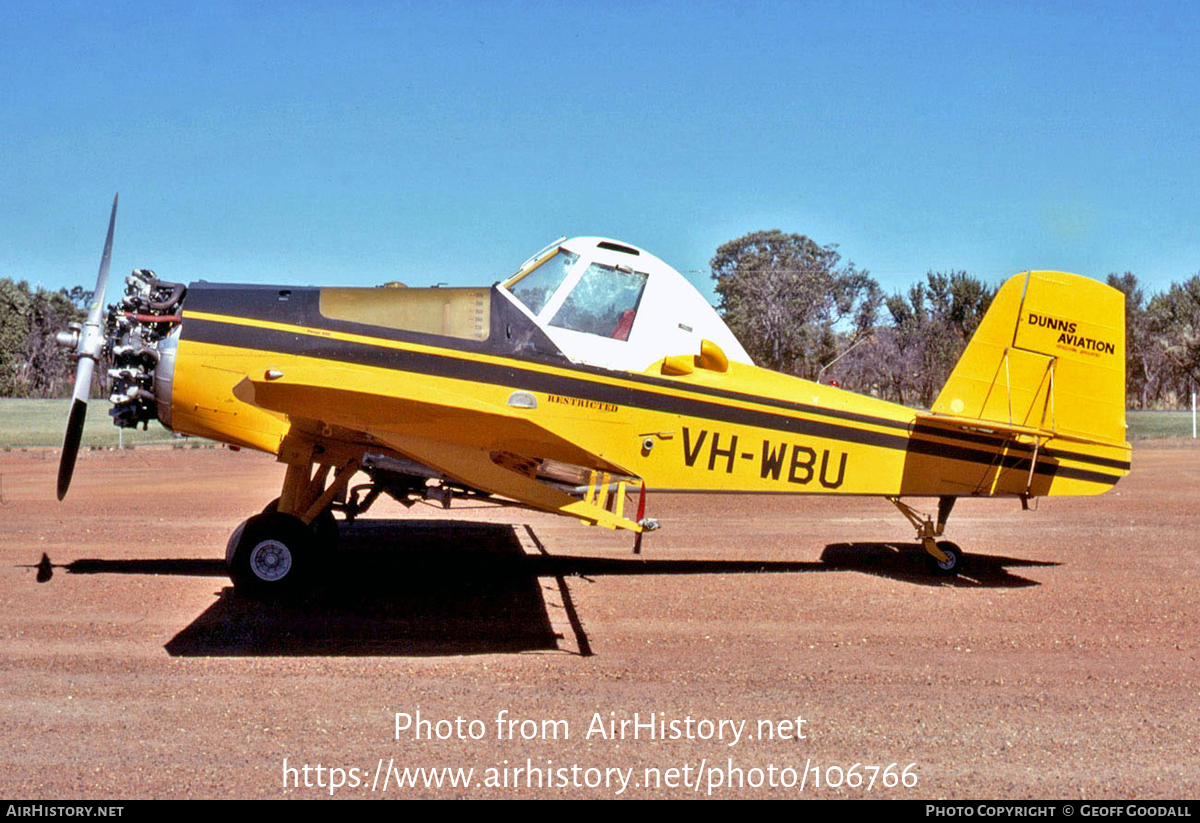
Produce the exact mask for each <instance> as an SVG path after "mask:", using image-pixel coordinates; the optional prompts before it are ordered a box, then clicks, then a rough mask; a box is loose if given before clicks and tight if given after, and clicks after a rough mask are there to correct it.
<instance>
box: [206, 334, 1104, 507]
mask: <svg viewBox="0 0 1200 823" xmlns="http://www.w3.org/2000/svg"><path fill="white" fill-rule="evenodd" d="M184 321H185V322H184V323H183V339H184V340H194V341H196V342H200V343H212V344H217V345H224V346H237V347H239V348H247V349H254V350H258V351H266V352H279V353H282V354H293V355H300V356H304V357H313V358H317V359H322V360H333V361H337V362H343V363H357V364H360V365H366V366H376V367H380V368H387V369H394V370H398V371H406V372H414V373H418V374H428V375H435V376H438V377H446V378H452V379H457V380H466V381H470V382H475V383H487V384H491V385H499V386H505V387H513V388H519V389H524V390H527V391H537V392H542V393H553V394H565V395H568V396H573V397H580V398H584V399H588V400H595V401H599V402H604V403H612V404H615V405H618V406H633V407H635V408H640V409H644V410H647V411H659V412H666V413H669V414H680V415H684V416H688V417H696V418H702V419H706V420H714V421H719V422H727V423H737V424H741V425H746V426H753V427H757V428H764V429H771V430H774V431H781V432H787V433H790V434H799V435H808V436H812V437H819V438H826V439H830V440H841V441H844V442H849V443H859V444H863V445H869V446H878V447H880V448H888V449H901V450H907V451H910V452H914V453H917V454H924V455H932V456H938V457H944V458H950V459H954V460H963V461H968V462H974V463H983V464H986V465H989V466H990V465H993V464H997V463H999V465H1000V466H1003V467H1004V468H1017V467H1021V466H1022V465H1024V467H1025V468H1026V469H1027V468H1028V466H1029V457H1026V456H1022V455H1006V456H1004V457H1002V458H1000V459H999V460H998V459H997V455H996V454H995V453H994V452H985V451H980V450H978V449H972V448H968V447H965V446H957V445H948V444H942V443H935V442H932V441H927V440H919V439H916V438H913V437H909V436H908V435H907V432H906V434H905V435H898V434H888V433H886V432H875V431H869V430H865V429H860V428H855V427H852V426H846V425H841V424H838V423H829V422H824V421H819V420H808V419H803V418H798V417H788V416H784V415H781V414H777V413H774V412H767V411H760V410H756V409H747V408H741V407H736V406H726V405H722V404H720V403H713V402H711V401H708V400H703V399H699V398H696V397H688V396H684V395H683V394H682V393H683V392H691V390H692V388H693V387H691V386H681V385H679V384H675V383H669V382H668V383H666V386H665V387H666V388H669V389H671V390H672V393H671V394H661V393H658V392H653V391H647V390H645V389H640V388H633V387H630V386H617V385H612V384H609V383H602V382H598V381H596V380H589V379H586V377H568V376H565V375H558V374H548V373H546V372H541V371H537V370H534V369H528V368H525V367H523V366H522V365H521V363H520V361H517V360H510V361H509V362H508V363H503V364H501V363H488V362H482V361H479V360H472V359H467V358H464V357H459V356H456V355H453V354H441V353H438V354H434V353H429V352H420V351H413V350H410V349H397V348H393V347H389V346H379V345H375V344H370V343H361V342H356V341H348V340H331V339H329V338H324V337H319V336H315V335H307V334H301V333H297V332H289V331H280V330H276V329H262V328H255V327H252V326H244V325H240V324H234V323H222V322H220V321H214V320H207V319H199V318H194V317H192V318H189V317H186V315H185V318H184ZM510 364H511V365H510ZM607 376H609V377H612V376H613V375H612V374H611V373H609V374H607ZM625 376H626V375H625V374H621V375H620V378H621V379H625ZM745 398H746V399H747V400H749V401H751V402H762V401H763V400H765V399H766V398H758V397H754V396H752V395H745ZM889 422H893V423H894V422H895V421H889ZM932 433H935V434H937V435H939V436H943V433H942V432H941V431H940V430H934V432H932ZM1043 454H1044V452H1043ZM1036 473H1037V474H1044V475H1049V476H1056V475H1061V476H1063V477H1068V478H1073V479H1077V480H1086V481H1090V482H1093V483H1105V484H1110V485H1111V484H1114V483H1116V482H1117V480H1119V479H1120V478H1119V477H1115V476H1113V475H1109V474H1104V473H1101V472H1094V471H1089V470H1087V469H1077V468H1071V467H1064V466H1059V465H1056V464H1051V463H1041V462H1039V464H1038V466H1037V468H1036Z"/></svg>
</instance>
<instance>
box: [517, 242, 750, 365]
mask: <svg viewBox="0 0 1200 823" xmlns="http://www.w3.org/2000/svg"><path fill="white" fill-rule="evenodd" d="M497 288H498V290H499V291H500V293H501V294H503V295H504V296H505V297H507V298H509V299H510V300H512V302H513V303H514V304H515V305H516V306H517V307H518V308H519V309H520V310H521V311H523V312H524V313H525V314H526V315H528V316H529V318H530V319H531V320H533V322H535V323H536V324H537V325H538V326H539V327H540V328H541V329H542V331H543V332H545V333H546V336H547V337H549V338H550V339H551V340H552V341H553V342H554V344H555V345H557V346H558V348H559V349H560V350H561V351H562V352H563V354H565V355H566V356H567V357H568V358H570V359H571V360H573V361H576V362H579V363H587V364H589V365H593V366H602V367H604V368H610V369H625V370H629V371H642V370H644V369H645V368H646V367H648V366H649V365H651V364H652V363H654V362H656V361H658V360H661V359H662V358H663V357H666V356H668V355H677V354H694V353H697V352H699V351H700V341H701V340H711V341H712V342H714V343H716V344H717V345H718V346H720V347H721V348H722V349H723V350H724V351H725V354H726V356H727V357H728V358H729V359H730V360H735V361H740V362H743V363H750V362H751V360H750V356H749V355H747V354H746V351H745V349H743V348H742V346H741V344H740V343H738V341H737V339H736V338H735V337H734V336H733V333H732V332H730V331H729V328H728V327H727V326H726V325H725V323H724V322H723V321H722V320H721V318H720V317H719V316H718V315H717V313H716V311H715V310H714V309H713V307H712V306H710V305H709V303H708V301H707V300H705V299H704V297H703V296H702V295H701V294H700V293H699V292H698V291H697V290H696V288H695V287H694V286H693V285H692V284H691V283H689V282H688V281H687V279H686V278H684V277H683V275H681V274H680V273H679V272H677V271H675V269H673V268H671V267H670V266H668V265H667V264H666V263H664V262H663V261H661V260H659V259H658V258H657V257H655V256H654V255H652V254H649V253H648V252H646V251H643V250H642V249H638V248H635V247H633V246H629V245H626V244H624V243H618V242H616V241H613V240H607V239H605V238H602V237H575V238H572V239H570V240H567V239H562V240H559V241H556V242H555V243H552V244H550V245H549V246H547V247H546V248H545V249H543V250H542V251H541V252H539V253H538V254H536V255H534V256H533V257H531V258H530V259H529V260H527V261H526V262H525V263H524V264H523V265H522V266H521V268H520V269H519V270H518V271H517V273H516V274H514V275H513V276H512V277H510V278H509V279H508V280H506V281H504V282H503V283H502V284H500V285H499V286H498V287H497Z"/></svg>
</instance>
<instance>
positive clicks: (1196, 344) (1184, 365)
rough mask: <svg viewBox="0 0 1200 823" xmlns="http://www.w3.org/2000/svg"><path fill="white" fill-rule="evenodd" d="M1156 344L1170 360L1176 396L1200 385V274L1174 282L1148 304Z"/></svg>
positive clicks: (1151, 330) (1170, 371) (1169, 368)
mask: <svg viewBox="0 0 1200 823" xmlns="http://www.w3.org/2000/svg"><path fill="white" fill-rule="evenodd" d="M1147 314H1148V315H1149V323H1148V326H1149V330H1150V335H1151V337H1152V339H1153V341H1154V347H1155V348H1156V349H1157V350H1158V351H1159V352H1161V353H1162V355H1163V356H1164V358H1165V360H1166V364H1167V371H1168V373H1169V378H1173V380H1172V382H1173V383H1174V389H1175V391H1176V396H1177V397H1178V396H1180V395H1185V394H1187V393H1188V391H1190V390H1191V389H1192V388H1193V387H1195V386H1196V385H1200V274H1195V275H1192V277H1190V278H1189V279H1187V280H1185V281H1184V282H1182V283H1172V284H1171V287H1170V288H1169V289H1168V290H1167V291H1165V292H1162V293H1161V294H1156V295H1155V296H1154V297H1153V298H1152V299H1151V300H1150V304H1149V306H1148V307H1147Z"/></svg>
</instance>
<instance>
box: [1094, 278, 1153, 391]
mask: <svg viewBox="0 0 1200 823" xmlns="http://www.w3.org/2000/svg"><path fill="white" fill-rule="evenodd" d="M1106 280H1107V282H1108V285H1110V286H1112V287H1113V288H1114V289H1119V290H1120V291H1121V292H1122V293H1123V294H1124V295H1125V392H1126V395H1127V396H1128V398H1129V399H1130V400H1131V401H1133V402H1136V404H1137V406H1138V407H1139V408H1143V409H1145V408H1148V407H1149V406H1150V404H1151V403H1152V402H1153V401H1154V400H1157V399H1158V396H1159V394H1160V393H1161V391H1162V389H1163V386H1162V378H1163V375H1164V372H1165V370H1166V362H1165V352H1164V350H1163V348H1162V347H1161V346H1158V345H1156V344H1155V341H1154V336H1153V329H1152V318H1151V317H1150V312H1149V310H1148V308H1147V304H1146V293H1145V291H1144V290H1143V289H1142V286H1141V284H1140V283H1138V279H1137V277H1136V276H1135V275H1134V274H1133V272H1128V271H1127V272H1125V273H1124V274H1117V273H1115V272H1114V273H1112V274H1110V275H1109V276H1108V277H1107V278H1106Z"/></svg>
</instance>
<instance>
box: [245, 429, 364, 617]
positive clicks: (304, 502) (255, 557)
mask: <svg viewBox="0 0 1200 823" xmlns="http://www.w3.org/2000/svg"><path fill="white" fill-rule="evenodd" d="M288 456H289V457H292V458H296V457H297V456H299V457H302V458H303V459H292V460H289V462H288V468H287V473H286V474H285V475H284V480H283V492H282V494H280V495H279V500H278V501H277V502H276V503H275V504H274V505H268V506H267V510H265V511H263V512H262V513H261V514H258V515H255V516H254V517H251V518H250V519H249V520H247V521H246V522H245V523H243V524H242V525H241V526H239V527H238V529H237V530H236V531H235V532H234V533H233V536H232V537H231V538H230V540H229V546H228V548H227V549H226V553H225V560H226V564H227V566H228V567H229V577H230V579H231V580H232V581H233V585H234V587H235V588H236V589H237V590H238V591H241V592H244V593H246V594H249V595H251V596H255V597H262V596H270V595H293V594H296V593H298V592H300V591H303V590H304V589H305V588H306V587H307V585H308V584H309V583H310V582H311V580H313V579H314V577H315V576H316V575H315V572H316V569H317V566H318V564H319V562H320V560H321V558H322V555H327V554H328V551H329V549H331V548H332V547H333V545H334V544H335V543H336V540H337V524H336V522H331V521H332V519H333V518H332V513H331V511H330V508H329V507H330V504H331V503H332V502H333V500H334V498H336V497H337V496H338V495H340V494H341V493H342V492H343V491H344V490H345V488H346V485H347V484H348V483H349V481H350V478H351V477H352V476H353V475H354V473H355V472H356V471H358V460H357V458H355V459H350V460H347V461H346V462H345V463H343V464H342V465H341V466H339V467H338V468H337V470H336V471H335V473H334V477H333V481H332V482H331V483H329V486H328V488H326V486H325V483H326V480H327V479H328V477H329V471H330V468H331V466H330V465H329V464H328V463H326V464H322V465H319V466H318V467H317V469H316V472H315V473H314V472H313V466H314V461H313V451H312V449H311V447H310V448H308V449H307V450H305V451H299V452H297V450H294V449H293V450H291V451H290V452H289V453H288ZM331 525H332V528H330V526H331Z"/></svg>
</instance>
